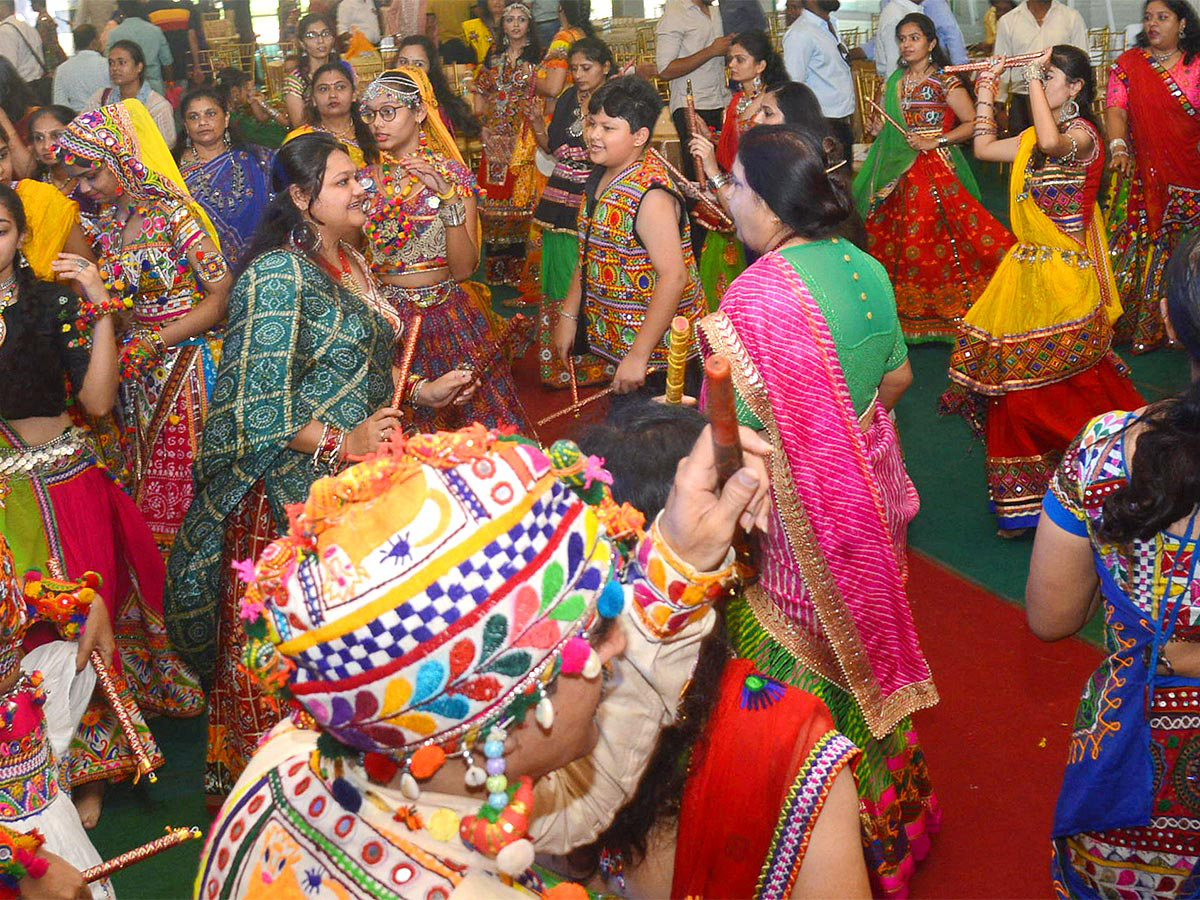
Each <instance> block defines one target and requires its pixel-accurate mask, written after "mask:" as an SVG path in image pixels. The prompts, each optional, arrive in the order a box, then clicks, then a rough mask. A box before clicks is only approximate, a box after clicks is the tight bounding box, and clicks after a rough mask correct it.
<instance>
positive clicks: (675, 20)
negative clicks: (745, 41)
mask: <svg viewBox="0 0 1200 900" xmlns="http://www.w3.org/2000/svg"><path fill="white" fill-rule="evenodd" d="M654 33H655V36H656V51H655V64H656V66H657V69H658V77H659V78H662V79H664V80H666V81H669V82H670V83H671V121H673V122H674V123H675V131H676V132H677V133H678V134H679V142H680V144H681V145H682V146H683V148H684V149H685V150H686V148H687V144H688V140H689V139H690V137H691V130H690V129H689V128H688V127H687V118H686V107H687V84H688V82H689V81H690V82H691V83H692V96H693V97H694V98H695V101H696V112H697V113H698V114H699V116H700V118H701V119H703V120H704V121H705V123H707V124H708V125H709V126H710V127H711V128H715V129H719V128H720V127H721V121H722V119H723V118H724V116H725V107H726V106H728V105H729V81H728V78H727V77H726V75H725V54H726V52H728V50H729V38H727V37H725V36H724V29H723V28H722V26H721V16H720V15H719V14H718V13H717V11H716V10H714V9H713V8H712V0H667V5H666V7H665V8H664V9H663V14H662V18H661V19H659V20H658V25H657V26H656V27H655V29H654ZM682 156H683V173H684V175H686V176H687V177H688V178H689V179H691V180H692V181H695V180H696V177H697V176H696V169H695V164H694V162H693V161H692V157H691V155H690V154H688V153H686V152H685V153H683V154H682Z"/></svg>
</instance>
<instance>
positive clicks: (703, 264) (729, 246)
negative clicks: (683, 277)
mask: <svg viewBox="0 0 1200 900" xmlns="http://www.w3.org/2000/svg"><path fill="white" fill-rule="evenodd" d="M699 267H700V284H701V285H702V286H703V287H704V296H705V297H707V298H708V310H709V312H716V309H717V306H718V305H719V304H720V302H721V298H722V297H723V296H725V291H726V290H728V289H729V284H730V282H731V281H733V279H735V278H737V277H738V276H739V275H741V274H742V272H743V271H744V270H745V268H746V251H745V249H744V248H743V247H742V242H741V241H739V240H738V239H737V238H736V237H735V236H729V237H726V236H725V235H723V234H721V232H719V231H710V232H709V233H708V235H707V236H706V237H705V238H704V250H703V251H701V253H700V263H699Z"/></svg>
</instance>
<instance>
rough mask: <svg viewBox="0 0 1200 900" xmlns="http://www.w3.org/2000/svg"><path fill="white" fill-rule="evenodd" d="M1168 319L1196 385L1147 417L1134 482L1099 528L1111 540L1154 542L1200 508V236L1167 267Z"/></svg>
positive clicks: (1109, 504)
mask: <svg viewBox="0 0 1200 900" xmlns="http://www.w3.org/2000/svg"><path fill="white" fill-rule="evenodd" d="M1166 278H1167V316H1168V318H1169V319H1170V320H1171V325H1172V327H1173V328H1174V329H1175V335H1176V337H1177V338H1178V339H1179V343H1181V344H1182V345H1183V348H1184V349H1185V350H1186V351H1187V354H1188V356H1189V357H1190V359H1191V365H1192V383H1191V385H1190V386H1189V387H1188V389H1187V390H1186V391H1184V392H1183V393H1182V394H1180V395H1179V396H1178V397H1176V398H1174V399H1173V400H1164V401H1162V402H1161V403H1156V404H1154V405H1153V406H1151V407H1150V408H1149V409H1148V410H1147V411H1146V413H1145V414H1144V415H1143V416H1142V417H1141V422H1142V423H1143V424H1144V425H1145V430H1143V431H1142V433H1141V434H1140V435H1139V436H1138V439H1137V448H1136V449H1135V450H1134V453H1133V459H1132V464H1131V466H1130V473H1129V482H1128V483H1127V484H1125V485H1123V486H1122V487H1120V488H1118V489H1117V490H1115V491H1114V492H1113V493H1112V494H1110V495H1109V496H1108V498H1107V499H1106V500H1105V501H1104V514H1103V516H1102V518H1101V520H1100V524H1099V525H1098V526H1097V528H1096V533H1097V535H1098V536H1099V537H1100V538H1101V539H1102V540H1105V541H1111V542H1113V543H1117V544H1124V543H1127V542H1129V541H1131V540H1134V539H1135V538H1136V539H1140V540H1149V539H1150V538H1153V537H1154V536H1155V535H1156V534H1158V533H1159V532H1160V531H1163V530H1165V529H1166V528H1167V527H1169V526H1170V525H1171V523H1172V522H1177V521H1179V520H1180V519H1182V518H1183V517H1184V516H1186V515H1187V514H1188V513H1190V512H1191V511H1192V510H1194V509H1195V508H1196V506H1197V505H1198V504H1200V378H1197V375H1198V374H1200V232H1193V233H1192V234H1191V235H1189V236H1188V237H1187V238H1185V239H1184V240H1183V241H1181V242H1180V244H1179V246H1178V247H1177V248H1176V249H1175V252H1174V253H1173V254H1172V255H1171V261H1170V262H1169V263H1168V265H1167V275H1166Z"/></svg>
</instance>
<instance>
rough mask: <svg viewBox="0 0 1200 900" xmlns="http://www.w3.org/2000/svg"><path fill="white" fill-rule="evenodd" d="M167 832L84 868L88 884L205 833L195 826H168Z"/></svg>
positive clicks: (83, 872)
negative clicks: (146, 842)
mask: <svg viewBox="0 0 1200 900" xmlns="http://www.w3.org/2000/svg"><path fill="white" fill-rule="evenodd" d="M166 832H167V833H166V834H165V835H164V836H163V837H160V838H155V839H154V840H152V841H151V842H150V843H148V844H142V846H140V847H135V848H134V849H132V850H130V851H128V852H126V853H122V854H121V855H120V856H114V857H113V858H112V859H110V860H108V861H107V862H102V863H100V865H98V866H92V867H91V868H90V869H84V870H83V871H82V872H81V873H80V874H81V875H82V876H83V880H84V881H86V882H87V883H88V884H92V883H93V882H96V881H99V880H100V879H101V878H107V877H108V876H110V875H112V874H113V873H114V872H119V871H121V870H122V869H124V868H127V867H129V866H132V865H133V864H134V863H139V862H141V861H142V860H143V859H149V858H150V857H151V856H155V855H156V854H159V853H162V852H163V851H164V850H168V849H170V848H171V847H174V846H176V845H177V844H182V843H184V842H185V841H194V840H197V839H199V838H202V837H204V833H203V832H202V831H201V830H200V829H199V828H196V827H195V826H192V827H191V828H171V827H170V826H167V829H166Z"/></svg>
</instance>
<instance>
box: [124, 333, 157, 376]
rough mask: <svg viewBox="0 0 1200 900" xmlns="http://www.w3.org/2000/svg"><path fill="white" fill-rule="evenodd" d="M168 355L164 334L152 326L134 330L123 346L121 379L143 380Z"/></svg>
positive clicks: (127, 336)
mask: <svg viewBox="0 0 1200 900" xmlns="http://www.w3.org/2000/svg"><path fill="white" fill-rule="evenodd" d="M166 355H167V344H166V341H164V340H163V337H162V333H161V332H160V331H159V330H158V328H157V327H155V326H152V325H140V326H138V327H136V328H134V329H133V330H132V331H131V332H129V334H128V335H126V337H125V340H124V341H123V342H122V344H121V378H122V380H129V379H132V378H141V377H142V376H143V375H147V374H149V373H150V372H152V371H153V370H154V367H155V366H156V365H158V363H159V361H160V360H161V359H162V358H163V357H164V356H166Z"/></svg>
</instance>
